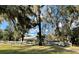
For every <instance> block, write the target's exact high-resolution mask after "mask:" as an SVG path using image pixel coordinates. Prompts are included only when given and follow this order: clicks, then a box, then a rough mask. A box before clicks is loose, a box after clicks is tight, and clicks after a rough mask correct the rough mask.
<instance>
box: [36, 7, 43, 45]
mask: <svg viewBox="0 0 79 59" xmlns="http://www.w3.org/2000/svg"><path fill="white" fill-rule="evenodd" d="M40 13H41V12H40V6H39V7H38V16H37V17H38V20H39V24H38V26H39V46H42V45H43V42H42V37H41V18H40Z"/></svg>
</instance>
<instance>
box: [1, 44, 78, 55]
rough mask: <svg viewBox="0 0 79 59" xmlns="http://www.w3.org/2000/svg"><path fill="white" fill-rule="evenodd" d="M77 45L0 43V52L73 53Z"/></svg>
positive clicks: (75, 51) (76, 50)
mask: <svg viewBox="0 0 79 59" xmlns="http://www.w3.org/2000/svg"><path fill="white" fill-rule="evenodd" d="M75 53H77V54H78V53H79V47H76V46H71V47H59V46H32V45H23V44H14V45H13V44H12V45H11V44H7V43H4V44H0V54H75Z"/></svg>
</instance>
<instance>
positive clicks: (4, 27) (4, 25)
mask: <svg viewBox="0 0 79 59" xmlns="http://www.w3.org/2000/svg"><path fill="white" fill-rule="evenodd" d="M7 26H8V22H7V21H5V20H3V22H2V23H1V24H0V29H2V30H4V29H6V28H7Z"/></svg>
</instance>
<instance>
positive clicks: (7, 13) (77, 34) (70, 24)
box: [0, 5, 79, 46]
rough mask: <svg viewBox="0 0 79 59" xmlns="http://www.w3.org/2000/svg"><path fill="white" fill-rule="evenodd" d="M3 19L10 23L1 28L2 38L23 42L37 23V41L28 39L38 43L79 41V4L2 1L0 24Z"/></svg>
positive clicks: (75, 42)
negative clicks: (28, 3) (6, 2)
mask: <svg viewBox="0 0 79 59" xmlns="http://www.w3.org/2000/svg"><path fill="white" fill-rule="evenodd" d="M4 20H5V21H6V22H8V24H9V26H7V28H6V29H4V30H2V29H0V41H22V42H23V41H25V39H26V40H27V37H26V38H25V35H26V33H27V34H28V32H29V30H30V29H32V28H35V27H36V26H38V31H39V32H37V35H36V36H35V37H36V38H37V39H35V40H36V41H33V40H28V41H30V42H32V41H33V42H35V43H37V44H36V45H39V46H45V45H51V44H52V45H53V44H56V45H62V46H70V45H77V46H78V45H79V6H78V5H0V24H1V23H2V22H3V21H4ZM42 23H43V24H44V23H45V24H44V25H42ZM48 24H49V25H48ZM47 26H48V27H47ZM49 26H51V28H49ZM46 31H48V33H46Z"/></svg>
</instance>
